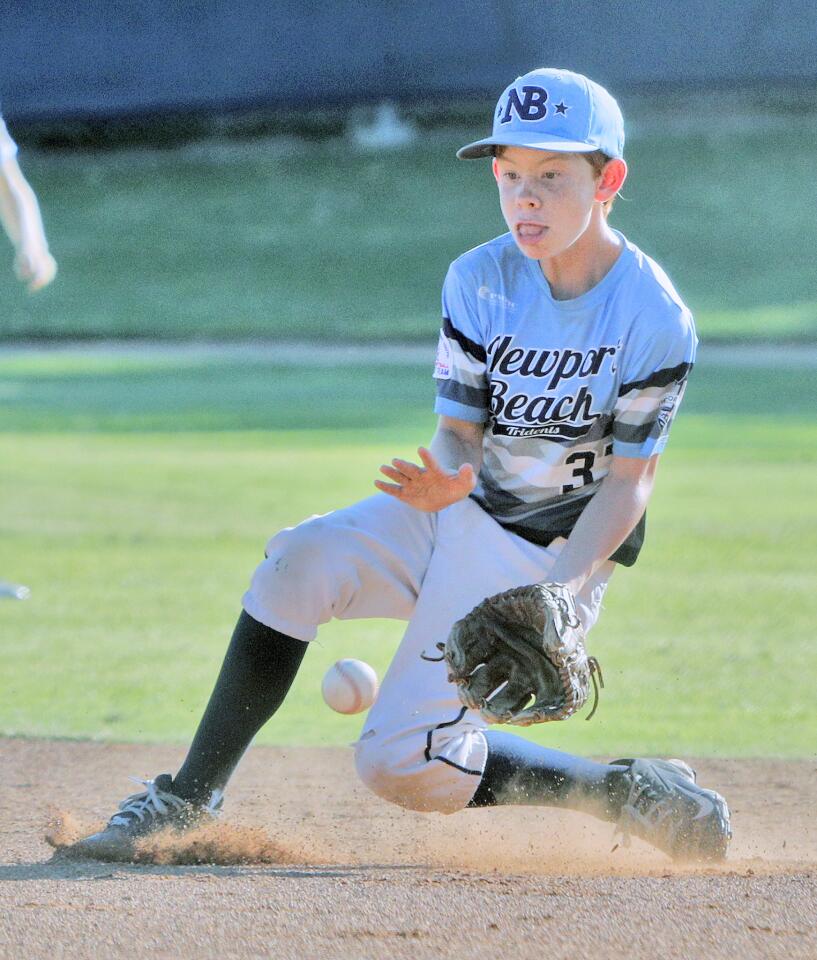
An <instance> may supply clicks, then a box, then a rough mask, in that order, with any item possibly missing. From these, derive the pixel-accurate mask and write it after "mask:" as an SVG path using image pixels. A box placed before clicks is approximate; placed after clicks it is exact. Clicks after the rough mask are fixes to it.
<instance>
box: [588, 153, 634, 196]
mask: <svg viewBox="0 0 817 960" xmlns="http://www.w3.org/2000/svg"><path fill="white" fill-rule="evenodd" d="M626 179H627V164H626V163H625V162H624V161H623V160H619V159H618V158H616V159H614V160H608V161H607V163H605V165H604V167H603V168H602V171H601V176H600V177H599V182H598V186H597V187H596V196H595V199H596V200H599V201H600V202H601V203H604V202H605V200H612V198H613V197H614V196H615V195H616V194H617V193H618V192H619V190H620V189H621V188H622V186H623V185H624V181H625V180H626Z"/></svg>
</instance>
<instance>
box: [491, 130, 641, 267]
mask: <svg viewBox="0 0 817 960" xmlns="http://www.w3.org/2000/svg"><path fill="white" fill-rule="evenodd" d="M493 169H494V176H495V177H496V181H497V185H498V186H499V203H500V206H501V207H502V215H503V216H504V217H505V222H506V223H507V224H508V229H509V230H510V231H511V234H512V235H513V238H514V240H515V241H516V243H517V246H518V247H519V249H520V250H521V251H522V253H524V254H525V256H528V257H531V258H534V259H536V260H545V259H550V258H552V257H555V256H558V255H559V254H561V253H564V251H565V250H567V249H568V248H569V247H571V246H572V245H573V244H574V243H575V242H576V241H577V240H578V239H579V237H581V236H582V234H584V232H585V231H586V230H587V228H588V226H589V225H590V220H591V215H592V213H593V208H594V203H595V201H596V200H597V199H599V197H598V196H597V194H598V193H599V185H600V181H601V180H603V179H604V178H603V177H602V178H599V177H598V175H597V174H596V171H595V170H594V168H593V167H592V165H591V164H590V163H588V161H587V160H586V159H585V158H584V157H582V156H580V155H579V154H577V153H548V152H546V151H544V150H533V149H531V148H530V147H504V148H503V150H502V154H501V156H499V157H496V158H495V159H494V164H493ZM625 169H626V168H625ZM614 192H615V191H614ZM611 195H612V194H611Z"/></svg>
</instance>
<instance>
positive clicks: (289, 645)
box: [173, 610, 308, 803]
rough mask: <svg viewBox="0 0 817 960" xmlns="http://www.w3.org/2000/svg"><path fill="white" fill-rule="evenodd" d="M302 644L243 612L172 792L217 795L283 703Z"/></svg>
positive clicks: (199, 798)
mask: <svg viewBox="0 0 817 960" xmlns="http://www.w3.org/2000/svg"><path fill="white" fill-rule="evenodd" d="M307 646H308V644H307V643H304V642H303V641H302V640H295V639H293V638H292V637H287V636H285V635H284V634H283V633H278V631H277V630H273V629H271V628H270V627H265V626H264V625H263V624H262V623H259V622H258V621H257V620H253V618H252V617H251V616H250V615H249V614H248V613H247V612H246V611H244V610H242V612H241V616H240V617H239V618H238V623H237V624H236V626H235V630H234V631H233V638H232V640H231V641H230V646H229V647H228V648H227V653H226V655H225V657H224V663H223V664H222V667H221V672H220V673H219V675H218V679H217V680H216V685H215V688H214V689H213V693H212V695H211V696H210V702H209V703H208V704H207V709H206V710H205V711H204V716H203V717H202V718H201V723H199V728H198V730H197V731H196V736H195V737H194V738H193V743H192V744H191V746H190V750H189V751H188V753H187V758H186V759H185V761H184V763H183V764H182V767H181V769H180V770H179V772H178V773H177V774H176V776H175V777H174V778H173V792H174V793H175V794H177V795H178V796H180V797H183V798H184V799H185V800H192V801H194V802H196V803H207V802H209V800H210V796H211V794H212V792H213V790H223V789H224V787H225V785H226V783H227V781H228V780H229V778H230V775H231V774H232V772H233V770H234V769H235V768H236V766H237V764H238V761H239V760H240V759H241V757H242V756H243V754H244V751H245V750H246V749H247V747H248V746H249V745H250V741H251V740H252V738H253V737H254V736H255V735H256V733H258V731H259V730H260V729H261V727H262V726H263V725H264V724H265V723H266V722H267V720H269V718H270V717H271V716H272V715H273V714H274V713H275V711H276V710H277V709H278V707H280V706H281V704H282V703H283V700H284V697H285V696H286V695H287V692H288V691H289V688H290V687H291V686H292V681H293V680H294V679H295V674H296V673H297V672H298V668H299V667H300V665H301V661H302V660H303V657H304V653H306V648H307Z"/></svg>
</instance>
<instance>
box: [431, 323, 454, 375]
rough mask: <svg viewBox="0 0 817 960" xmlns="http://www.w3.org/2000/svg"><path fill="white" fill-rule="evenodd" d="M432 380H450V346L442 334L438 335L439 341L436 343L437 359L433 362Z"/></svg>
mask: <svg viewBox="0 0 817 960" xmlns="http://www.w3.org/2000/svg"><path fill="white" fill-rule="evenodd" d="M434 379H435V380H450V379H451V345H450V344H449V342H448V340H447V339H446V337H445V334H444V333H440V339H439V341H438V342H437V359H436V360H435V361H434Z"/></svg>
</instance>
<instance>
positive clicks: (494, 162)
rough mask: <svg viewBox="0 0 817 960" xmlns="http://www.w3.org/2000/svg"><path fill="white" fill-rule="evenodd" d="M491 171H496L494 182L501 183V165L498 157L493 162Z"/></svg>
mask: <svg viewBox="0 0 817 960" xmlns="http://www.w3.org/2000/svg"><path fill="white" fill-rule="evenodd" d="M491 169H492V170H493V171H494V180H496V182H497V183H499V164H498V163H497V161H496V157H494V159H493V160H492V161H491Z"/></svg>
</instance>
